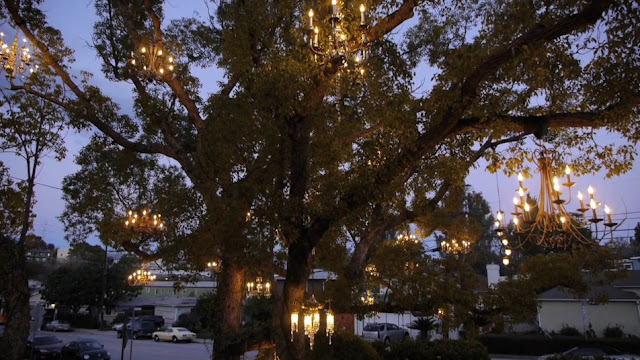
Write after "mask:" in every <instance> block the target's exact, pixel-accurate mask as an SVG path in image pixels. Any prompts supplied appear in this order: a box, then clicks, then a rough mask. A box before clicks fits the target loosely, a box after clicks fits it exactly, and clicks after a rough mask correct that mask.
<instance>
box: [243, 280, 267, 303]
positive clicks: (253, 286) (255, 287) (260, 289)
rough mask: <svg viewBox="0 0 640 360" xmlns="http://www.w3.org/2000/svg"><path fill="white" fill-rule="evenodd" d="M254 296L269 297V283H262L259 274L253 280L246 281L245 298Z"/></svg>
mask: <svg viewBox="0 0 640 360" xmlns="http://www.w3.org/2000/svg"><path fill="white" fill-rule="evenodd" d="M254 296H264V297H270V296H271V283H270V282H268V281H267V282H266V283H263V282H262V277H261V276H258V277H256V281H255V282H253V281H250V282H247V298H250V297H254Z"/></svg>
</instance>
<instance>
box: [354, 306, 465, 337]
mask: <svg viewBox="0 0 640 360" xmlns="http://www.w3.org/2000/svg"><path fill="white" fill-rule="evenodd" d="M418 318H419V317H418V316H413V315H412V314H411V313H410V312H404V313H399V314H397V313H371V314H367V316H365V317H364V319H362V320H359V319H358V317H357V315H354V319H353V333H354V334H355V335H357V336H361V335H362V330H363V329H364V326H365V325H366V324H369V323H390V324H396V325H398V326H401V327H403V328H405V329H407V330H408V331H409V336H411V338H412V339H415V338H416V337H417V336H418V334H420V331H418V330H413V329H409V324H411V323H412V322H413V321H415V320H416V319H418ZM438 323H439V321H438ZM431 335H432V336H431V338H432V339H437V338H441V337H442V336H441V335H437V334H435V332H433V333H432V334H431ZM458 337H459V334H458V331H457V330H452V331H449V339H458Z"/></svg>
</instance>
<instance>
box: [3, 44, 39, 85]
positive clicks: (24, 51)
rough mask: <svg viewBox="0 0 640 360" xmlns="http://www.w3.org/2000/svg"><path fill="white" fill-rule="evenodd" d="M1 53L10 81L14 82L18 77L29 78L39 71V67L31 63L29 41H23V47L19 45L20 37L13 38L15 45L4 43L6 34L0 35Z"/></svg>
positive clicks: (6, 74)
mask: <svg viewBox="0 0 640 360" xmlns="http://www.w3.org/2000/svg"><path fill="white" fill-rule="evenodd" d="M0 51H2V55H0V58H1V59H2V68H3V69H4V72H5V76H6V77H7V79H9V81H13V80H14V79H15V78H16V77H17V76H18V75H20V76H29V75H30V74H31V73H32V72H34V71H36V70H37V69H38V65H33V66H32V63H31V52H30V50H29V47H27V39H23V40H22V46H19V45H18V36H15V37H14V38H13V44H12V45H11V46H10V45H9V44H7V43H5V42H4V33H0Z"/></svg>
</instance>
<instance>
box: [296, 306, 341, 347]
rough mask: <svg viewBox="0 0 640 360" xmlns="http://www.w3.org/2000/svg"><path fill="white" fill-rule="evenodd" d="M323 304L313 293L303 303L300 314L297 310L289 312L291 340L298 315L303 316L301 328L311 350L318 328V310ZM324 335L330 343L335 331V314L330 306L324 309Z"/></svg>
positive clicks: (297, 328) (297, 327)
mask: <svg viewBox="0 0 640 360" xmlns="http://www.w3.org/2000/svg"><path fill="white" fill-rule="evenodd" d="M323 308H324V306H323V305H322V304H320V303H319V302H318V301H317V300H316V297H315V296H314V295H311V298H310V299H309V301H307V303H306V304H303V305H302V307H301V314H299V313H298V312H297V311H293V312H291V341H293V334H294V333H296V332H298V330H299V326H298V325H299V324H298V320H299V315H302V317H303V330H304V334H305V336H307V337H309V347H310V349H311V350H313V344H314V340H315V336H316V334H317V333H318V331H319V330H320V310H322V309H323ZM326 320H327V324H326V325H327V326H326V335H327V337H328V338H329V345H331V336H332V335H333V333H334V331H335V315H333V312H332V311H331V307H329V309H328V310H327V311H326Z"/></svg>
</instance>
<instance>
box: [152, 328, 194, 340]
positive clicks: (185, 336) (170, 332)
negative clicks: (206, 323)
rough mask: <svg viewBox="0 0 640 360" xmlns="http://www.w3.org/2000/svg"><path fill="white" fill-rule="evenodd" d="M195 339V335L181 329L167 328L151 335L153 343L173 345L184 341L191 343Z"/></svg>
mask: <svg viewBox="0 0 640 360" xmlns="http://www.w3.org/2000/svg"><path fill="white" fill-rule="evenodd" d="M195 338H196V334H195V333H193V332H191V331H189V330H187V329H186V328H183V327H168V328H166V329H164V330H158V331H156V332H154V333H153V341H160V340H165V341H173V342H174V343H177V342H180V341H185V342H191V340H193V339H195Z"/></svg>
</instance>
